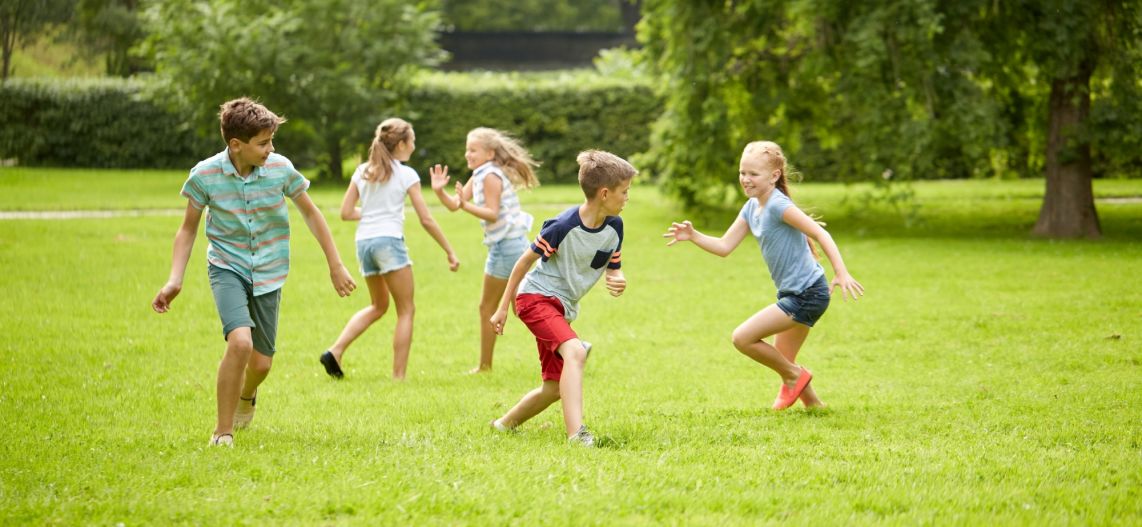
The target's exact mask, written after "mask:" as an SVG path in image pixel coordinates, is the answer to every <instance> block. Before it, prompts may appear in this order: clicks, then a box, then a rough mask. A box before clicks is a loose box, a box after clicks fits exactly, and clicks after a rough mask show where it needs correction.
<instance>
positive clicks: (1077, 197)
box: [983, 0, 1142, 238]
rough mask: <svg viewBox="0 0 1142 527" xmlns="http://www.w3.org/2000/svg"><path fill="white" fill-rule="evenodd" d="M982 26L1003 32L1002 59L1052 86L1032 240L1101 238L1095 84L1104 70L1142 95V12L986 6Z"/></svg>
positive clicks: (1100, 6) (1034, 2)
mask: <svg viewBox="0 0 1142 527" xmlns="http://www.w3.org/2000/svg"><path fill="white" fill-rule="evenodd" d="M988 5H989V8H985V10H984V11H983V12H984V13H985V15H984V16H985V19H989V20H990V22H991V27H993V28H1004V29H1005V30H1006V33H1007V34H1006V38H1004V39H1002V41H1000V42H997V43H996V48H997V49H996V52H997V53H996V54H997V56H999V57H1001V58H1003V59H1004V60H1008V61H1016V62H1017V61H1020V60H1025V61H1028V62H1029V63H1031V64H1033V65H1034V67H1035V69H1036V70H1037V71H1038V72H1039V75H1038V76H1039V79H1040V80H1041V81H1042V82H1043V83H1044V84H1046V85H1047V86H1050V93H1049V96H1048V100H1047V105H1046V107H1047V119H1046V151H1045V152H1044V158H1045V167H1044V168H1045V170H1044V171H1045V176H1046V193H1045V195H1044V198H1043V205H1042V207H1041V208H1040V211H1039V218H1038V221H1036V223H1035V227H1034V230H1033V232H1034V233H1035V234H1037V235H1040V236H1047V237H1052V238H1079V237H1085V238H1097V237H1099V236H1101V234H1102V232H1101V227H1100V225H1099V221H1098V214H1097V212H1096V210H1095V205H1094V192H1093V188H1092V178H1093V176H1094V170H1093V161H1092V156H1091V146H1092V137H1096V136H1097V135H1098V133H1097V131H1095V130H1091V129H1090V128H1089V123H1090V116H1091V90H1092V84H1091V81H1092V78H1094V77H1095V76H1096V74H1097V73H1098V72H1099V71H1100V70H1101V71H1103V72H1106V73H1104V76H1105V75H1108V74H1109V77H1110V78H1111V79H1113V78H1114V77H1119V76H1121V77H1123V78H1122V81H1125V82H1122V81H1120V82H1118V83H1114V84H1113V86H1114V88H1115V89H1118V90H1128V91H1133V92H1134V93H1137V92H1138V87H1137V86H1136V85H1135V86H1131V84H1133V83H1131V82H1129V79H1131V78H1133V79H1135V80H1136V79H1137V78H1138V73H1139V72H1140V71H1142V70H1140V69H1139V65H1138V63H1137V59H1138V57H1137V54H1136V53H1132V51H1136V49H1137V47H1138V45H1139V44H1138V41H1139V37H1140V35H1142V19H1140V16H1142V9H1140V8H1139V6H1138V3H1137V2H1129V1H1122V0H1024V1H1019V2H995V3H994V4H991V3H988Z"/></svg>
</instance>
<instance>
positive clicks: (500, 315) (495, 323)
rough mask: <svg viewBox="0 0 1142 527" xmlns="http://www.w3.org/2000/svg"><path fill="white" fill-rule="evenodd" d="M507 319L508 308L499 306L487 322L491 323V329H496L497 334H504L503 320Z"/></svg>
mask: <svg viewBox="0 0 1142 527" xmlns="http://www.w3.org/2000/svg"><path fill="white" fill-rule="evenodd" d="M507 319H508V310H507V309H505V308H503V307H500V308H499V309H497V310H496V312H495V313H494V314H493V315H492V318H490V319H488V322H490V323H491V324H492V329H493V330H495V331H496V334H497V335H503V334H504V322H506V321H507Z"/></svg>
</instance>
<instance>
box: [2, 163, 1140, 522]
mask: <svg viewBox="0 0 1142 527" xmlns="http://www.w3.org/2000/svg"><path fill="white" fill-rule="evenodd" d="M184 178H185V172H180V171H173V172H166V171H163V172H158V171H140V172H128V171H70V170H69V171H61V170H34V169H21V168H3V169H0V211H9V212H10V211H17V210H23V211H40V210H57V211H58V210H73V209H83V210H156V211H169V210H178V209H181V208H183V207H185V200H183V199H182V198H180V197H179V196H178V189H179V186H180V184H181V182H182V180H183V179H184ZM914 189H915V191H916V195H917V198H916V204H917V205H918V206H919V208H918V209H917V213H916V214H915V215H914V216H913V217H911V218H910V222H911V226H910V227H905V226H904V221H903V220H902V219H901V217H900V216H899V215H898V214H895V213H893V212H892V211H891V210H889V209H888V208H885V207H878V208H877V209H876V210H866V209H861V208H859V207H857V206H855V205H854V204H855V203H858V202H859V199H858V198H859V196H860V195H861V193H862V192H864V191H865V190H864V189H863V188H862V187H859V186H844V185H833V184H819V185H818V184H802V185H798V186H796V187H795V188H794V198H795V199H796V200H798V201H799V202H800V203H801V204H802V205H803V206H805V207H806V208H809V209H811V210H814V211H815V212H816V213H817V214H818V215H820V216H822V217H823V219H824V220H825V221H826V222H828V224H829V229H830V231H831V232H832V233H833V234H834V237H835V238H836V239H837V241H838V244H839V245H840V247H841V250H842V252H843V254H844V256H845V258H846V262H847V264H848V266H849V268H850V270H851V271H852V272H853V274H854V275H855V276H856V277H857V279H858V280H860V281H861V282H862V283H863V284H864V286H865V288H866V290H867V293H868V294H867V295H866V296H865V298H864V299H863V300H861V301H860V302H859V303H853V302H847V303H846V302H841V301H839V300H836V301H835V302H834V304H833V305H832V306H831V308H830V309H829V311H828V313H826V314H825V316H824V318H823V319H822V320H821V322H820V324H818V326H817V328H815V329H814V330H813V333H812V334H811V336H810V338H809V341H808V342H807V344H806V346H805V348H804V351H803V354H802V362H803V363H804V364H805V365H806V366H808V367H809V368H811V369H813V371H814V373H815V378H814V386H815V388H816V390H817V392H818V394H819V395H821V397H822V398H823V399H824V400H825V401H826V402H827V403H829V405H830V408H829V409H828V410H825V411H821V412H807V411H805V410H803V409H800V408H797V409H793V410H790V411H786V412H782V413H774V412H771V411H769V410H768V409H767V408H768V405H769V404H770V403H771V402H772V400H773V397H774V395H775V394H776V392H777V387H778V384H777V377H776V375H775V374H773V373H771V372H769V371H767V370H765V369H763V368H762V367H761V366H758V365H756V364H754V363H752V362H751V361H749V360H748V359H746V358H745V357H744V356H742V355H740V354H739V353H738V352H736V351H735V350H734V349H733V347H732V346H731V344H730V340H729V336H730V332H731V331H732V330H733V328H734V327H735V326H736V325H737V324H738V323H740V322H741V321H742V320H743V319H745V318H746V317H747V316H749V315H751V314H752V313H754V312H755V311H757V310H759V309H761V308H762V307H764V306H766V305H767V304H769V303H771V302H772V301H773V294H774V291H773V285H772V282H771V281H770V278H769V276H768V274H767V273H766V272H765V267H764V264H763V262H762V260H761V257H760V255H759V254H758V252H757V249H756V246H755V245H754V244H753V242H752V241H750V240H746V241H745V242H744V243H743V245H742V247H740V248H739V249H738V251H737V252H736V253H734V254H733V255H731V256H730V257H729V258H726V259H719V258H717V257H714V256H711V255H708V254H705V253H702V252H701V251H699V250H698V249H697V248H695V247H692V246H688V245H683V246H676V247H670V248H667V247H665V246H664V242H663V239H662V238H661V237H660V235H661V233H662V232H663V231H664V229H665V227H666V226H667V225H668V224H669V222H670V221H671V220H673V219H682V218H683V215H682V214H681V213H679V212H678V211H677V210H676V208H675V207H674V206H673V205H672V204H671V203H670V202H669V201H668V200H666V199H665V198H664V197H663V196H662V195H660V194H659V193H658V191H657V190H656V189H655V188H653V187H651V186H649V185H641V186H636V187H635V188H634V189H632V198H631V203H630V205H629V206H628V208H627V211H626V212H625V213H624V218H625V224H626V241H625V243H624V250H623V256H624V269H625V272H626V275H627V278H628V280H629V284H630V285H629V289H628V292H627V294H626V295H624V296H623V297H622V298H618V299H615V298H611V297H610V296H609V295H606V294H604V293H603V292H600V291H595V292H592V293H591V294H590V295H588V297H587V298H586V299H584V301H583V309H582V314H581V316H580V319H579V320H578V321H577V322H576V323H575V327H576V329H577V331H579V333H580V334H581V335H582V336H584V338H587V339H588V340H591V341H592V342H594V343H595V345H596V347H595V349H594V351H593V352H592V356H591V360H590V362H589V363H588V368H587V375H586V387H585V389H586V397H585V407H586V415H587V422H588V423H589V424H590V425H591V427H592V428H593V429H594V430H595V431H596V432H597V434H598V435H599V436H601V438H602V443H603V447H602V448H598V449H595V450H584V449H576V448H570V447H568V446H567V445H566V444H565V443H564V440H563V433H562V418H561V415H560V412H559V410H558V408H557V407H553V408H552V409H550V410H548V411H547V412H546V413H544V414H542V415H541V416H539V417H538V418H536V419H535V420H533V421H531V422H529V423H527V424H525V425H524V426H523V427H521V429H520V430H519V432H518V433H516V434H511V435H498V434H494V433H492V432H490V431H489V429H488V427H487V423H488V421H490V420H491V419H492V418H494V417H497V416H499V415H500V414H502V413H503V411H504V410H505V409H506V408H507V407H509V406H510V405H512V404H514V403H515V402H516V401H517V400H518V398H519V397H520V396H521V395H522V394H523V393H524V392H526V391H527V390H529V389H531V388H533V387H534V386H536V385H537V384H538V382H539V367H538V361H537V360H536V352H535V347H534V342H533V341H532V340H531V339H530V338H529V334H528V332H527V329H526V328H525V327H524V326H523V325H522V324H520V323H519V321H518V320H515V319H514V318H513V319H512V320H511V321H510V322H509V324H508V327H507V334H506V335H505V336H504V337H503V338H502V340H501V342H500V344H499V347H498V350H497V355H496V369H495V371H494V372H493V373H491V374H488V375H480V376H467V375H463V372H464V371H466V370H467V369H469V368H470V367H472V366H474V365H475V363H476V359H477V356H478V327H477V317H476V303H477V300H478V296H479V287H480V280H481V273H482V268H483V267H482V265H483V259H484V256H485V250H484V248H483V246H482V245H481V244H480V232H479V226H478V224H477V223H476V221H475V220H474V219H472V218H471V217H470V216H462V215H460V214H449V213H448V212H447V211H445V210H444V209H443V208H442V207H440V206H439V205H435V203H436V202H435V199H434V198H432V199H430V203H433V204H434V205H433V206H432V211H433V213H434V214H435V215H436V217H437V219H438V220H439V221H440V223H441V225H442V226H443V228H444V231H445V233H446V234H447V235H448V236H449V237H450V239H451V240H452V242H453V244H454V245H455V246H456V249H457V251H458V253H459V256H460V258H461V260H462V262H463V264H462V267H461V269H460V271H459V272H458V273H450V272H448V270H447V265H446V261H445V258H444V254H443V253H442V252H441V251H440V250H439V248H438V247H436V245H435V244H434V242H433V241H432V240H431V238H429V237H428V236H427V234H426V233H424V232H423V230H421V229H420V228H419V226H418V225H417V224H416V222H415V221H410V222H409V223H408V229H407V236H408V244H409V250H410V253H411V255H412V258H413V259H414V260H415V262H416V265H415V267H414V269H415V274H416V280H417V282H416V287H417V307H418V310H417V319H416V329H415V336H414V343H413V349H412V355H411V360H410V365H409V378H408V380H407V381H406V382H403V383H397V382H393V381H391V380H390V379H389V372H390V365H391V346H390V339H391V336H392V326H393V322H394V319H393V318H391V317H388V316H387V317H386V318H384V319H382V320H381V321H380V322H378V323H377V324H376V325H374V326H373V328H372V329H370V331H369V332H367V333H366V334H365V335H364V336H363V337H362V338H361V339H360V340H359V341H358V342H357V343H356V344H355V345H354V347H352V348H351V349H350V350H349V353H348V354H347V355H346V362H345V366H346V373H347V378H346V379H345V380H344V381H342V382H334V381H331V380H329V379H328V378H327V377H326V375H325V374H324V371H323V370H322V368H321V366H320V365H319V364H318V362H317V357H318V355H319V354H320V352H321V351H322V350H324V349H325V347H327V346H328V345H329V344H330V343H331V342H332V341H333V339H334V338H335V337H336V336H337V334H338V332H339V331H340V330H341V327H342V325H343V324H344V323H345V321H346V320H347V319H348V317H349V316H350V315H351V314H352V313H353V312H354V311H356V310H357V309H359V308H360V307H362V306H363V305H364V303H365V302H366V298H367V296H366V294H365V292H364V291H363V290H361V291H359V292H358V293H355V294H354V295H353V296H352V297H350V298H347V299H342V298H338V297H337V295H336V294H335V293H334V292H333V290H332V287H331V285H330V284H329V281H328V278H327V272H326V270H325V267H324V266H325V264H324V260H323V258H322V256H321V252H320V250H319V249H318V247H317V244H316V242H315V241H314V240H313V239H312V237H311V236H310V235H309V233H308V231H307V230H306V229H305V226H304V223H303V222H302V221H301V220H300V217H298V216H296V214H295V217H294V223H293V225H294V239H293V241H292V248H293V255H294V256H293V268H292V272H291V275H290V279H289V281H288V283H287V284H286V287H285V290H284V294H283V304H282V313H281V328H280V331H279V336H278V348H279V352H278V355H277V358H276V361H275V366H274V371H273V373H272V374H271V375H270V377H269V379H268V380H267V382H266V384H264V385H263V386H262V389H261V391H260V393H259V404H258V408H259V410H258V414H257V418H256V419H255V421H254V424H253V425H252V427H251V428H250V429H248V430H246V431H244V432H241V433H239V434H238V436H237V446H236V448H234V449H232V450H230V449H213V448H207V447H206V441H207V439H208V438H209V435H210V431H211V429H212V427H213V422H214V381H215V370H216V368H217V364H218V359H219V358H220V356H221V353H222V351H223V346H224V343H223V340H222V339H221V335H220V333H221V331H220V326H219V323H218V320H217V315H216V313H215V310H214V305H213V299H212V297H211V294H210V289H209V285H208V283H207V280H206V272H205V269H204V266H205V262H204V260H205V257H204V250H205V238H204V237H202V236H201V235H200V237H199V239H198V241H197V243H196V246H195V251H194V255H193V256H192V258H191V265H190V269H189V271H188V274H187V281H186V286H185V288H184V291H183V293H182V295H181V296H180V297H179V298H178V299H177V300H176V301H175V304H174V309H173V311H172V312H170V313H168V314H165V315H162V316H160V315H156V314H155V313H153V312H152V311H151V310H150V306H149V303H150V300H151V298H152V297H153V295H154V294H155V292H156V291H157V290H158V288H159V287H160V286H161V285H162V283H163V281H164V280H165V279H166V276H167V273H168V271H169V266H170V253H171V241H172V236H173V234H174V232H175V230H176V228H177V227H178V224H179V222H180V220H181V218H180V217H179V216H177V215H176V216H171V215H161V214H156V215H142V216H127V217H111V218H92V219H73V220H48V219H0V292H2V294H3V298H4V299H5V301H4V302H2V303H0V324H2V326H0V328H2V329H3V330H4V333H5V335H6V337H7V338H6V339H5V340H4V342H3V344H0V350H2V353H0V358H2V359H0V360H2V363H0V367H2V368H3V371H4V372H5V373H4V375H3V376H2V377H0V383H2V387H0V425H2V427H3V430H4V431H5V438H4V441H3V443H2V446H0V502H2V503H3V504H4V506H3V508H2V509H0V523H2V524H12V525H41V524H65V525H75V524H98V525H111V524H118V523H123V524H125V525H136V524H160V525H165V524H195V525H199V524H224V525H230V524H250V525H268V524H273V525H277V524H287V525H290V524H304V525H313V524H319V525H336V524H363V525H376V524H401V525H426V524H427V525H432V524H448V525H453V524H474V525H500V524H522V525H534V524H576V525H583V524H587V525H616V524H617V525H629V524H642V523H665V524H688V525H689V524H716V525H721V524H740V525H754V524H758V523H775V524H776V523H793V524H817V525H848V524H875V525H880V524H904V525H914V524H970V525H975V524H981V523H985V522H986V523H1000V524H1028V525H1040V524H1052V525H1059V524H1096V525H1099V524H1115V525H1137V524H1139V523H1142V492H1140V489H1142V410H1140V409H1139V408H1142V390H1140V387H1142V386H1140V385H1142V382H1140V381H1142V346H1140V345H1139V342H1142V290H1140V289H1139V287H1138V286H1137V284H1136V283H1135V280H1134V278H1135V277H1134V276H1133V273H1134V272H1136V270H1138V269H1140V268H1142V267H1140V265H1142V203H1139V202H1136V201H1132V200H1106V199H1105V198H1115V197H1116V198H1124V197H1132V196H1142V181H1137V180H1136V181H1097V182H1096V184H1095V191H1096V195H1097V196H1098V197H1099V198H1100V201H1099V204H1098V208H1099V215H1100V219H1101V222H1102V226H1103V229H1104V232H1105V237H1104V239H1103V240H1100V241H1095V242H1088V241H1078V242H1073V241H1070V242H1060V241H1048V240H1038V239H1034V238H1031V237H1030V236H1029V235H1028V234H1027V233H1028V232H1029V230H1030V227H1031V225H1032V224H1033V223H1034V221H1035V217H1036V214H1037V212H1038V206H1039V202H1040V201H1039V200H1040V199H1041V194H1042V181H1013V182H990V181H957V182H932V183H921V184H916V185H915V187H914ZM341 193H342V189H341V188H339V187H332V186H328V187H326V186H322V187H319V188H315V189H314V190H313V191H312V194H313V196H314V198H315V200H316V201H317V202H318V204H319V205H320V206H321V207H322V208H323V210H325V211H326V212H327V217H328V218H329V219H330V224H331V227H332V228H333V232H334V236H335V237H336V239H337V242H338V246H339V247H340V250H341V252H342V255H343V257H344V258H345V259H346V262H347V263H348V264H349V267H350V268H352V269H355V267H356V263H355V257H354V254H355V251H354V250H353V240H352V238H353V229H354V225H353V224H349V223H344V222H341V221H338V220H336V219H335V217H336V213H335V210H336V207H337V205H338V204H339V202H340V196H341ZM578 199H579V194H578V190H577V189H575V188H569V187H553V188H541V189H539V190H537V191H534V192H531V193H524V194H523V195H522V200H523V203H524V206H525V208H526V209H527V210H528V211H530V212H531V213H533V214H534V215H535V216H536V217H537V218H540V219H541V218H545V217H550V216H552V215H554V214H556V213H557V212H559V211H560V210H562V209H563V208H565V207H566V206H570V205H571V204H572V203H574V202H576V201H578ZM148 214H149V213H148ZM411 214H412V213H411V212H410V215H411ZM731 220H732V217H725V218H723V219H722V221H720V222H717V223H711V224H709V225H705V224H701V223H700V224H698V225H697V226H698V228H699V229H702V230H706V231H712V232H717V231H720V229H723V228H724V227H725V226H726V225H728V223H729V222H730V221H731Z"/></svg>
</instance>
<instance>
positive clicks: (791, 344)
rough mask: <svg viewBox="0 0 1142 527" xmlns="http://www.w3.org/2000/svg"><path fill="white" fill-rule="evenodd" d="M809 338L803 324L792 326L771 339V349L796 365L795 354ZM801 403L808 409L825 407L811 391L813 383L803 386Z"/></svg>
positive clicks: (806, 328)
mask: <svg viewBox="0 0 1142 527" xmlns="http://www.w3.org/2000/svg"><path fill="white" fill-rule="evenodd" d="M808 337H809V326H806V325H804V324H793V327H791V328H789V329H787V330H785V331H782V332H781V333H778V334H777V336H775V337H773V339H774V340H773V347H775V348H777V351H779V352H781V355H782V356H784V357H785V359H786V360H788V361H789V362H792V363H794V364H796V363H797V354H798V353H800V352H801V345H802V344H804V343H805V339H806V338H808ZM801 402H802V403H805V406H807V407H809V408H818V407H823V406H825V403H824V402H823V401H821V399H820V398H819V397H817V392H815V391H813V383H809V384H808V385H807V386H805V390H804V391H803V392H801Z"/></svg>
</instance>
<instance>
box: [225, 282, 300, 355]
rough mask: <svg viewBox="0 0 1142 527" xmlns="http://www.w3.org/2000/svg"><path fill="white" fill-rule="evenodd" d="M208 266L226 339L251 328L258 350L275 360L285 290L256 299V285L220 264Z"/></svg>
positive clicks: (277, 290)
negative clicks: (279, 310) (279, 313)
mask: <svg viewBox="0 0 1142 527" xmlns="http://www.w3.org/2000/svg"><path fill="white" fill-rule="evenodd" d="M207 267H208V270H207V272H208V273H209V275H210V290H211V291H212V292H213V293H214V305H215V306H217V307H218V318H220V319H222V337H223V338H225V339H227V340H229V337H230V332H231V331H234V330H235V329H238V328H250V337H252V338H253V340H254V351H256V352H258V353H261V354H262V355H265V356H267V357H273V356H274V352H275V351H277V350H276V348H275V347H274V341H275V340H277V336H278V308H279V307H280V306H281V301H282V290H281V289H275V290H274V291H270V292H269V293H263V294H260V295H258V296H254V286H253V285H252V284H251V283H250V282H247V281H246V280H245V279H243V278H242V277H240V276H238V274H237V273H235V272H234V271H231V270H229V269H223V268H221V267H218V266H216V265H209V266H207Z"/></svg>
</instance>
